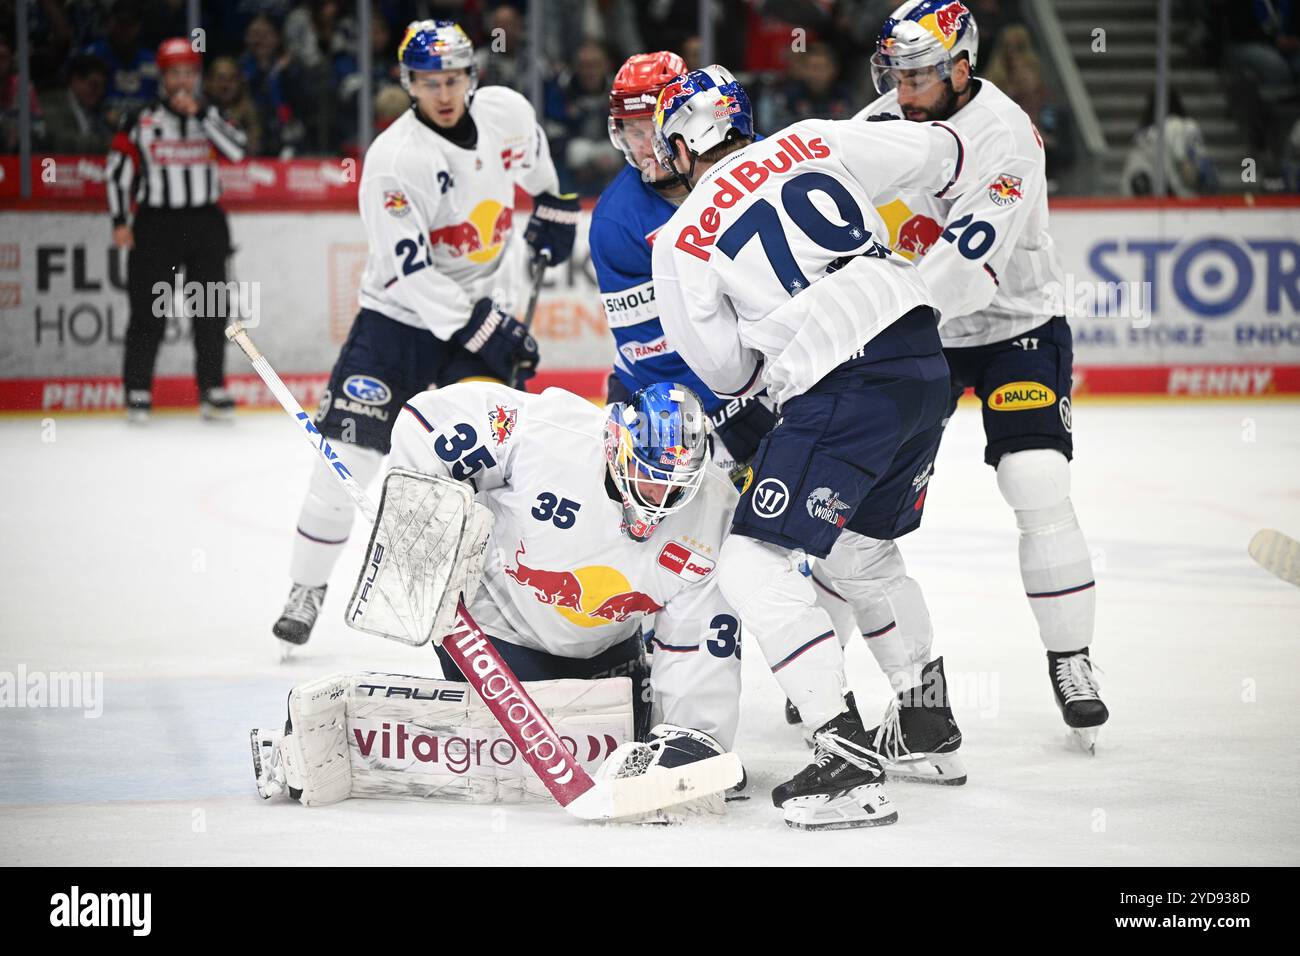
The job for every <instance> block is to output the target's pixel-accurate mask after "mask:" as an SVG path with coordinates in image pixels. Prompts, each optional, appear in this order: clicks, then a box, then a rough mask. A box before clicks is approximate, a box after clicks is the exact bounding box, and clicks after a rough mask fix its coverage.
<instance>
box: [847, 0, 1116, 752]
mask: <svg viewBox="0 0 1300 956" xmlns="http://www.w3.org/2000/svg"><path fill="white" fill-rule="evenodd" d="M978 52H979V43H978V32H977V27H976V24H975V18H974V16H973V15H972V14H971V12H970V11H969V10H968V9H967V8H966V6H965V5H964V4H961V3H957V2H952V0H948V2H944V0H909V2H908V3H905V4H903V5H902V6H900V7H899V8H898V9H897V10H895V11H894V12H893V14H891V16H890V18H889V19H888V20H886V21H885V24H884V26H883V28H882V29H881V33H880V37H879V40H878V42H877V46H876V53H875V55H874V56H873V57H872V76H873V78H874V80H875V82H876V86H877V88H878V89H879V90H880V92H881V94H882V95H881V96H880V98H879V99H877V100H876V101H875V102H874V103H872V104H871V105H870V106H868V107H867V108H866V109H864V110H863V111H862V112H860V113H859V114H858V115H857V116H856V117H855V119H858V120H866V121H868V122H880V121H884V120H897V119H899V118H900V114H901V116H902V117H903V118H905V119H907V120H910V121H912V122H916V123H925V122H930V121H934V120H942V121H944V122H946V123H948V124H950V125H951V126H952V127H953V128H954V129H956V130H957V132H958V133H960V134H961V136H962V138H963V139H964V140H965V141H966V142H967V143H969V144H970V146H971V152H972V154H973V155H974V156H975V157H977V158H978V164H979V166H978V169H977V170H974V171H973V172H974V173H975V175H976V176H977V177H978V180H979V181H978V188H975V189H971V190H969V191H968V192H966V193H965V194H964V195H963V196H962V197H961V198H960V199H955V200H954V199H952V198H950V197H936V196H933V195H929V194H927V193H925V192H923V191H916V190H904V189H900V190H899V191H898V193H897V194H896V195H894V196H890V197H888V202H886V203H885V204H883V205H882V207H881V210H880V211H881V213H882V214H883V215H884V217H885V219H886V221H887V223H888V224H889V227H890V232H889V236H890V242H891V245H892V246H893V248H894V249H895V250H896V251H898V252H899V253H900V254H901V255H903V256H906V257H908V258H911V259H913V260H914V261H917V262H918V264H919V271H920V273H921V275H922V276H924V277H925V279H926V280H927V282H928V284H929V286H930V288H931V289H932V290H933V294H934V297H933V299H932V303H933V305H934V306H935V308H936V309H937V310H938V311H939V335H940V337H941V338H942V340H943V344H944V354H945V356H946V357H947V359H948V364H949V366H950V367H951V369H952V379H953V383H952V396H951V408H952V410H955V409H956V406H957V400H958V398H960V397H961V394H962V392H963V391H964V390H965V389H966V388H967V387H970V388H973V389H974V390H975V394H976V395H978V396H979V398H980V400H981V401H982V402H983V416H984V431H985V435H986V437H987V445H986V447H985V452H984V460H985V461H986V462H988V464H989V465H991V466H992V467H993V468H995V469H996V470H997V482H998V490H999V491H1001V493H1002V496H1003V498H1004V499H1005V500H1006V502H1007V504H1009V505H1010V506H1011V507H1012V508H1013V509H1014V510H1015V514H1016V523H1017V525H1019V527H1020V573H1021V578H1022V580H1023V582H1024V587H1025V593H1026V594H1027V596H1028V597H1029V605H1030V607H1031V608H1032V609H1033V613H1034V616H1035V617H1036V618H1037V621H1038V631H1039V636H1040V637H1041V638H1042V641H1043V645H1044V646H1045V647H1046V649H1047V665H1048V674H1049V676H1050V677H1051V680H1052V689H1053V692H1054V693H1055V696H1056V702H1057V705H1058V706H1059V707H1060V708H1061V712H1062V714H1063V716H1064V718H1065V722H1066V725H1067V726H1068V727H1070V728H1071V732H1072V734H1074V735H1075V737H1077V738H1078V739H1079V741H1080V742H1081V743H1082V744H1083V745H1084V746H1085V747H1086V748H1088V749H1089V750H1091V749H1092V748H1093V746H1094V744H1095V739H1096V733H1097V728H1098V727H1099V726H1100V725H1101V724H1103V723H1105V722H1106V719H1107V717H1108V716H1109V714H1108V712H1107V709H1106V705H1105V704H1103V703H1102V701H1101V698H1100V696H1099V692H1098V688H1097V682H1096V678H1095V677H1094V675H1093V671H1092V663H1091V660H1090V658H1089V651H1088V648H1089V645H1090V644H1091V642H1092V635H1093V617H1094V605H1095V595H1096V590H1095V588H1094V579H1093V572H1092V561H1091V557H1090V554H1089V551H1088V546H1087V544H1086V542H1085V541H1084V538H1083V532H1082V531H1081V530H1080V529H1079V522H1078V519H1077V518H1076V517H1075V514H1074V507H1073V505H1072V504H1071V503H1070V497H1069V495H1070V466H1069V460H1070V458H1071V457H1072V456H1073V450H1074V446H1073V439H1072V435H1071V428H1072V425H1073V416H1072V413H1071V407H1070V390H1071V378H1072V372H1073V364H1074V352H1073V345H1072V337H1071V334H1070V326H1069V324H1068V323H1067V322H1066V320H1065V317H1064V315H1063V314H1062V311H1063V306H1062V303H1061V301H1059V300H1060V292H1059V290H1060V289H1061V288H1062V284H1063V283H1062V274H1061V266H1060V262H1059V261H1058V258H1057V255H1056V248H1055V246H1054V245H1053V243H1052V237H1051V236H1050V235H1049V234H1048V231H1047V177H1046V172H1045V157H1044V153H1043V142H1042V139H1041V138H1040V137H1039V135H1038V130H1037V129H1035V128H1034V124H1033V122H1032V121H1031V120H1030V118H1029V117H1028V116H1027V115H1026V114H1025V112H1024V110H1022V109H1021V108H1020V107H1019V106H1018V105H1016V103H1015V102H1014V101H1012V100H1011V99H1010V97H1008V96H1007V95H1006V94H1005V93H1003V92H1002V91H1001V90H999V89H998V88H997V87H996V86H994V85H993V84H992V83H990V82H989V81H988V80H981V79H977V78H976V77H975V76H973V75H972V74H973V72H974V69H975V64H976V57H977V54H978ZM1053 290H1056V292H1055V294H1053ZM951 414H952V411H951V410H950V411H949V415H951Z"/></svg>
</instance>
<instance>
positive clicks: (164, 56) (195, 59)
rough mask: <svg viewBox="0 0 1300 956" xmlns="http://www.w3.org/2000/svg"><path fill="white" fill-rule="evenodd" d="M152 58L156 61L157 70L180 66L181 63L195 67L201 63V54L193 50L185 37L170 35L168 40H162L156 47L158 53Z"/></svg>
mask: <svg viewBox="0 0 1300 956" xmlns="http://www.w3.org/2000/svg"><path fill="white" fill-rule="evenodd" d="M154 59H156V60H157V61H158V69H159V70H170V69H171V68H172V67H173V66H181V65H182V64H189V65H190V66H193V67H195V68H196V69H197V68H198V67H201V66H202V65H203V55H202V54H200V53H199V52H198V51H197V50H195V49H194V47H193V46H191V45H190V41H189V40H187V39H185V37H172V38H171V39H170V40H163V41H162V44H161V45H159V47H158V55H157V56H156V57H155V58H154Z"/></svg>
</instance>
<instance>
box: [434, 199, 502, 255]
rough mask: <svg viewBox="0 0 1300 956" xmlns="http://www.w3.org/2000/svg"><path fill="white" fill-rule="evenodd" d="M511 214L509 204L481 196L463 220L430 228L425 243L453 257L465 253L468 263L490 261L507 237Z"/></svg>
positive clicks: (499, 251) (498, 252)
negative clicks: (427, 239)
mask: <svg viewBox="0 0 1300 956" xmlns="http://www.w3.org/2000/svg"><path fill="white" fill-rule="evenodd" d="M514 215H515V211H514V210H513V209H511V208H510V207H509V206H503V205H502V204H501V203H499V202H497V201H496V200H494V199H485V200H483V202H481V203H479V204H478V205H477V206H475V207H474V210H473V211H472V212H471V213H470V214H469V218H468V219H467V220H466V221H464V222H456V223H452V224H451V225H448V226H442V227H441V228H438V229H431V230H430V231H429V243H430V245H431V246H432V247H434V248H438V247H441V248H442V249H444V250H445V251H446V252H449V253H450V254H451V255H452V256H454V257H456V258H460V257H461V256H465V257H467V258H468V259H469V261H470V262H491V261H492V260H493V259H495V258H496V257H497V256H499V255H500V254H501V250H502V248H503V247H504V246H505V243H506V240H507V239H509V238H510V230H511V228H512V227H513V225H514Z"/></svg>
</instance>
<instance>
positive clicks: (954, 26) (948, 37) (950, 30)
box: [917, 2, 970, 48]
mask: <svg viewBox="0 0 1300 956" xmlns="http://www.w3.org/2000/svg"><path fill="white" fill-rule="evenodd" d="M969 15H970V11H969V10H968V9H966V6H965V4H962V3H956V2H954V3H949V4H945V5H944V6H942V7H940V8H939V9H938V10H936V11H934V13H931V14H928V15H926V16H924V17H921V19H920V20H919V21H917V22H918V23H920V24H921V26H923V27H925V28H926V29H927V30H929V31H930V32H931V33H933V34H934V35H935V36H936V37H938V38H939V40H940V42H942V43H943V45H944V47H945V48H951V47H952V45H953V43H954V42H955V41H956V39H957V31H958V29H959V28H960V26H961V18H962V17H965V16H969Z"/></svg>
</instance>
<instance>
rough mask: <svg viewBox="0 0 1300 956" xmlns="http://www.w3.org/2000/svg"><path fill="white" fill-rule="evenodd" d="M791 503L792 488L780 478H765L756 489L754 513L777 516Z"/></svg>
mask: <svg viewBox="0 0 1300 956" xmlns="http://www.w3.org/2000/svg"><path fill="white" fill-rule="evenodd" d="M789 503H790V489H789V488H787V487H786V486H785V482H784V481H781V480H780V479H779V478H764V479H763V480H762V481H760V482H759V483H758V487H757V488H755V489H754V498H753V508H754V514H756V515H758V516H759V517H760V518H775V517H777V516H778V515H780V514H781V513H783V512H784V511H785V509H786V506H787V505H788V504H789Z"/></svg>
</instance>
